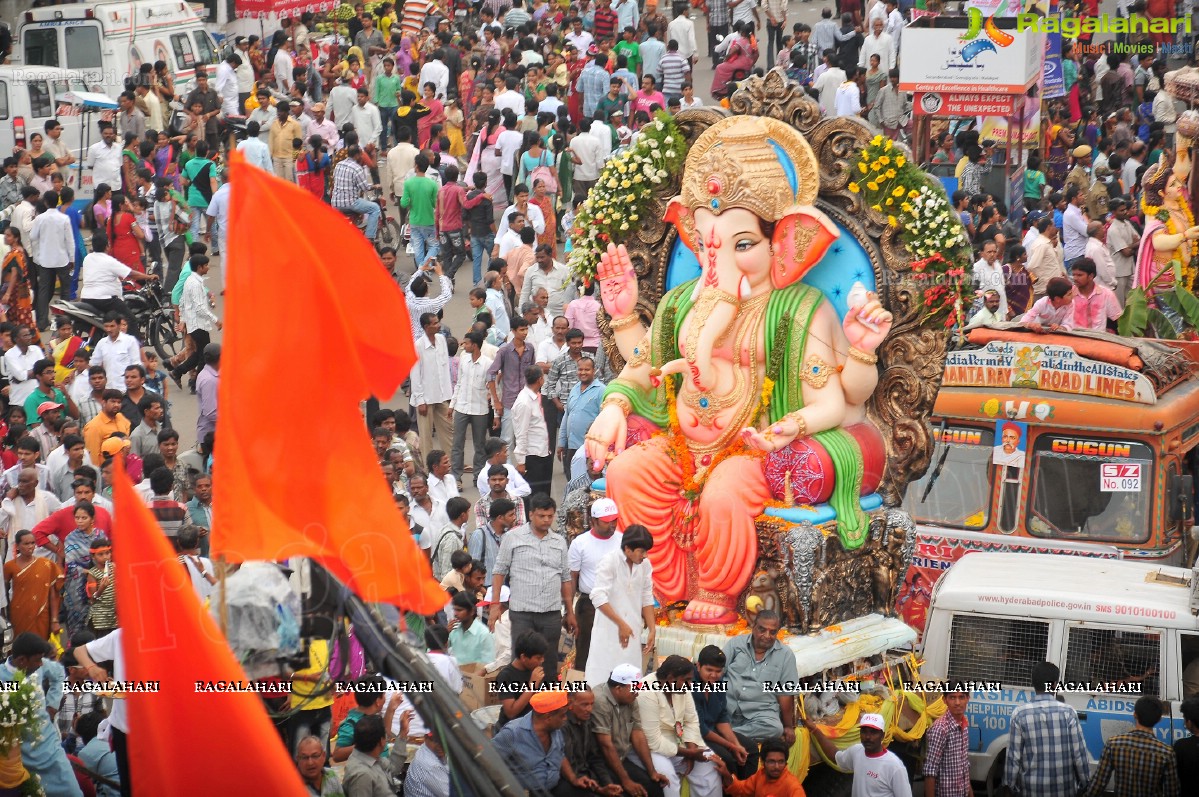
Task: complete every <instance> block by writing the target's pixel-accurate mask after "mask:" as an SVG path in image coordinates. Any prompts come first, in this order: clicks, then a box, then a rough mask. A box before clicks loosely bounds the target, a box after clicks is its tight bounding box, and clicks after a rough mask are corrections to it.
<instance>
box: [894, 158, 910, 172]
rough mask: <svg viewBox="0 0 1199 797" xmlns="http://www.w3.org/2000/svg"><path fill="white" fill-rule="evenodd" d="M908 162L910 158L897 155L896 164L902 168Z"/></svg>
mask: <svg viewBox="0 0 1199 797" xmlns="http://www.w3.org/2000/svg"><path fill="white" fill-rule="evenodd" d="M907 162H908V159H907V158H905V157H904V156H902V155H896V156H895V165H896V166H898V167H899V168H901V169H902V168H903V165H904V164H905V163H907Z"/></svg>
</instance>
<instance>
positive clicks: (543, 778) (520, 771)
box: [492, 689, 567, 794]
mask: <svg viewBox="0 0 1199 797" xmlns="http://www.w3.org/2000/svg"><path fill="white" fill-rule="evenodd" d="M566 703H567V699H566V692H565V691H563V690H560V689H555V690H552V691H548V692H538V693H537V694H535V695H534V696H533V698H532V699H531V700H530V701H529V704H530V705H531V706H532V707H533V711H532V712H531V713H529V714H526V715H524V716H523V717H518V718H517V719H514V720H512V721H511V722H509V723H508V724H507V725H505V726H504V727H503V728H501V729H500V732H499V733H497V734H496V735H495V738H494V739H492V744H494V745H495V748H496V750H497V751H498V752H499V754H500V755H501V756H502V757H503V759H504V761H505V762H506V763H507V764H508V766H509V767H510V768H511V769H512V771H513V772H514V773H516V777H517V779H518V780H520V783H521V785H522V786H524V787H525V788H526V789H528V790H529V791H531V792H533V793H535V794H544V793H547V792H551V791H554V789H555V787H556V786H557V785H558V780H559V778H560V777H561V775H562V762H563V760H564V759H565V757H566V740H565V737H564V735H563V733H562V726H563V725H565V724H566V717H567V714H566Z"/></svg>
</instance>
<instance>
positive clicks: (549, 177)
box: [529, 150, 558, 194]
mask: <svg viewBox="0 0 1199 797" xmlns="http://www.w3.org/2000/svg"><path fill="white" fill-rule="evenodd" d="M547 155H549V152H548V151H546V150H542V151H541V157H542V159H543V160H544V159H545V157H546V156H547ZM538 180H541V181H543V182H544V183H545V191H546V193H547V194H556V193H558V180H557V178H555V177H554V172H553V170H552V169H550V167H549V164H546V163H541V164H540V165H538V166H537V167H536V168H535V169H533V171H532V172H530V173H529V188H532V187H533V186H534V185H536V183H537V181H538Z"/></svg>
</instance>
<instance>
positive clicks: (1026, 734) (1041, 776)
mask: <svg viewBox="0 0 1199 797" xmlns="http://www.w3.org/2000/svg"><path fill="white" fill-rule="evenodd" d="M1008 727H1009V732H1010V744H1009V746H1008V753H1007V761H1006V764H1005V767H1004V773H1003V782H1004V783H1005V784H1006V785H1008V786H1010V787H1011V789H1012V791H1013V792H1015V793H1016V794H1017V795H1022V796H1023V797H1075V795H1077V794H1078V792H1079V790H1080V789H1082V788H1083V787H1084V786H1086V785H1087V782H1088V781H1089V780H1090V776H1091V762H1090V759H1089V758H1088V756H1087V744H1086V741H1085V740H1084V739H1083V736H1082V727H1081V726H1080V725H1079V724H1078V713H1077V712H1076V711H1075V710H1074V708H1073V707H1072V706H1068V705H1066V704H1065V703H1059V702H1058V701H1057V698H1056V697H1055V696H1054V695H1052V694H1050V693H1048V692H1041V693H1039V694H1037V695H1035V696H1034V697H1033V699H1032V701H1031V702H1029V703H1025V704H1024V705H1021V706H1017V707H1016V710H1015V711H1013V712H1012V717H1011V720H1010V723H1009V726H1008Z"/></svg>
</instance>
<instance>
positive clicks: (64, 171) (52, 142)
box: [45, 119, 162, 185]
mask: <svg viewBox="0 0 1199 797" xmlns="http://www.w3.org/2000/svg"><path fill="white" fill-rule="evenodd" d="M45 128H46V143H45V148H46V152H48V153H49V154H50V155H52V156H53V157H54V165H55V166H56V167H57V168H58V173H59V174H61V175H62V179H63V180H64V181H66V184H67V185H70V182H71V170H70V169H68V168H67V167H68V165H70V164H72V163H74V162H75V155H74V153H72V152H71V148H70V147H68V146H67V142H65V141H63V140H62V130H63V128H62V122H59V121H58V120H57V119H48V120H46V125H45ZM154 129H155V130H161V129H162V128H161V127H156V128H154Z"/></svg>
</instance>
